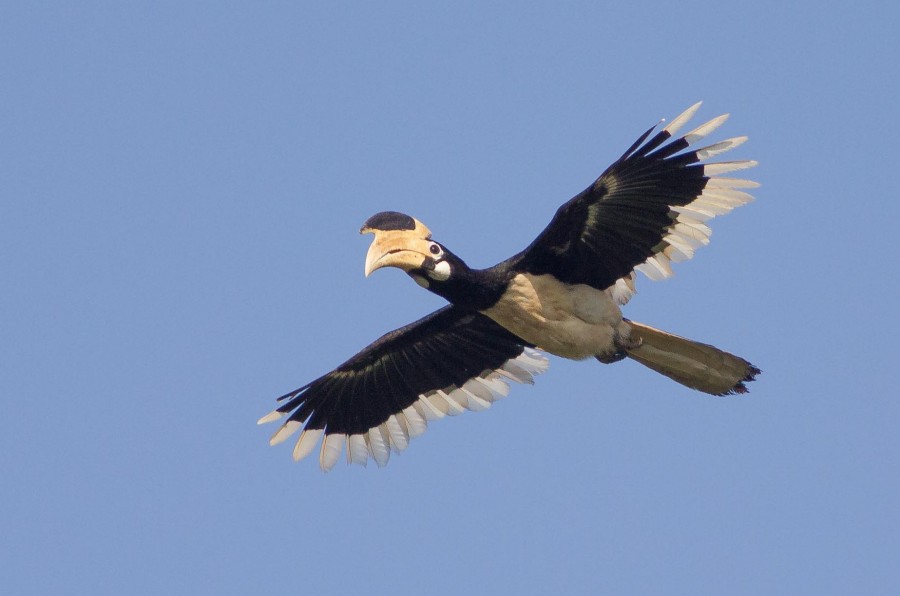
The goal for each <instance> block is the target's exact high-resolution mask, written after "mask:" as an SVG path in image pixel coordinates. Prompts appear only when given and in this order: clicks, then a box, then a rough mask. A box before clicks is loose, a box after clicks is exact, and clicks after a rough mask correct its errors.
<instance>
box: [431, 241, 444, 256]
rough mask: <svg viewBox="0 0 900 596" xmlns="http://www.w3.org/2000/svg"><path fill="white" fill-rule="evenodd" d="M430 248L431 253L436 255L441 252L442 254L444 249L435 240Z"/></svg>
mask: <svg viewBox="0 0 900 596" xmlns="http://www.w3.org/2000/svg"><path fill="white" fill-rule="evenodd" d="M428 250H430V251H431V254H433V255H435V256H437V255H439V254H441V253H442V252H443V251H442V250H441V247H440V246H438V244H437V243H434V242H433V243H432V244H431V246H429V247H428Z"/></svg>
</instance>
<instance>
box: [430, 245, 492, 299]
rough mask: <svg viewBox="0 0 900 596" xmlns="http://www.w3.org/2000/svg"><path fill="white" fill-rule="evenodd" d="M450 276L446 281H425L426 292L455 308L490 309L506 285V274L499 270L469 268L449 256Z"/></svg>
mask: <svg viewBox="0 0 900 596" xmlns="http://www.w3.org/2000/svg"><path fill="white" fill-rule="evenodd" d="M449 260H450V264H451V267H452V269H451V275H450V278H449V279H447V280H446V281H434V280H431V279H430V280H428V281H429V285H428V289H429V290H431V291H432V292H434V293H435V294H437V295H438V296H442V297H443V298H446V299H447V300H448V301H450V302H451V303H453V304H455V305H456V306H463V307H467V308H471V309H473V310H484V309H486V308H488V307H490V306H493V305H494V304H495V303H496V302H497V300H499V299H500V296H502V295H503V292H504V291H506V286H507V284H508V282H509V277H510V276H509V274H508V272H506V271H505V270H501V269H499V268H498V267H491V268H490V269H471V268H469V266H468V265H466V264H465V263H464V262H463V261H462V260H461V259H459V258H458V257H455V255H450V259H449Z"/></svg>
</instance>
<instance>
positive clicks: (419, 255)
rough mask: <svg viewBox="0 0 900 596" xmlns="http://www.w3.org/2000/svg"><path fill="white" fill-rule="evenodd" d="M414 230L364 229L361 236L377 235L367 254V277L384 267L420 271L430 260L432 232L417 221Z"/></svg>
mask: <svg viewBox="0 0 900 596" xmlns="http://www.w3.org/2000/svg"><path fill="white" fill-rule="evenodd" d="M415 223H416V227H415V229H412V230H379V229H374V228H367V227H363V229H361V230H360V231H359V232H360V234H375V239H374V240H373V241H372V245H371V246H370V247H369V252H368V253H366V277H369V274H370V273H372V272H373V271H375V270H376V269H381V268H382V267H398V268H400V269H403V270H404V271H407V272H408V271H411V270H413V269H419V268H421V267H422V265H423V264H424V263H425V259H427V258H428V256H429V255H428V249H429V245H430V243H429V242H428V241H429V239H430V238H431V231H430V230H429V229H428V228H426V227H425V225H424V224H422V222H420V221H418V220H415Z"/></svg>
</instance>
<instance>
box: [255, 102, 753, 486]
mask: <svg viewBox="0 0 900 596" xmlns="http://www.w3.org/2000/svg"><path fill="white" fill-rule="evenodd" d="M699 107H700V103H697V104H695V105H693V106H691V107H690V108H689V109H688V110H687V111H685V112H684V113H683V114H681V115H680V116H678V117H677V118H675V119H674V120H673V121H672V122H671V123H669V124H668V125H667V126H665V128H663V129H662V130H660V131H659V132H657V133H656V134H655V135H653V136H652V137H651V134H652V133H653V131H654V129H656V127H655V126H654V127H652V128H651V129H650V130H648V131H647V132H645V133H644V134H643V135H641V136H640V138H638V140H637V141H635V143H634V144H633V145H632V146H631V147H629V148H628V150H627V151H626V152H625V154H624V155H622V157H621V158H619V160H618V161H616V162H615V163H614V164H613V165H611V166H610V167H609V168H607V170H606V171H605V172H603V174H601V175H600V177H599V178H597V180H596V181H594V182H593V183H592V184H591V185H590V186H589V187H588V188H587V189H585V190H584V191H583V192H581V193H580V194H578V195H576V196H575V197H574V198H572V199H571V200H570V201H568V202H567V203H565V204H564V205H563V206H561V207H560V208H559V210H558V211H557V212H556V215H555V216H554V218H553V220H552V221H551V222H550V224H549V225H548V226H547V227H546V229H544V231H543V232H541V234H540V235H539V236H538V237H537V238H536V239H535V240H534V242H532V243H531V245H529V246H528V247H527V248H526V249H525V250H523V251H522V252H520V253H518V254H516V255H513V256H512V257H510V258H508V259H506V260H505V261H503V262H501V263H498V264H497V265H494V266H493V267H490V268H488V269H472V268H470V267H469V266H467V265H466V264H465V262H463V261H462V259H460V258H459V257H458V256H456V255H455V254H453V253H452V252H450V251H449V250H448V249H447V247H445V246H444V245H443V244H441V243H439V242H437V241H435V240H432V238H431V232H430V231H429V229H428V228H427V227H425V225H423V224H422V222H420V221H418V220H416V219H414V218H412V217H410V216H408V215H404V214H402V213H396V212H390V211H387V212H382V213H378V214H376V215H374V216H372V217H371V218H369V219H368V220H367V221H366V222H365V224H363V226H362V229H361V230H360V232H361V233H363V234H374V235H375V238H374V241H373V242H372V245H371V247H370V248H369V252H368V254H367V255H366V266H365V273H366V276H368V275H369V274H370V273H372V272H373V271H375V270H376V269H380V268H382V267H398V268H400V269H402V270H403V271H405V272H406V273H407V274H409V276H410V277H412V278H413V279H414V280H415V281H416V282H417V283H418V284H419V285H420V286H422V287H424V288H426V289H428V290H430V291H431V292H434V293H435V294H437V295H439V296H442V297H443V298H445V299H446V300H447V301H448V302H449V303H450V304H449V305H447V306H445V307H444V308H442V309H440V310H438V311H436V312H434V313H432V314H430V315H428V316H426V317H425V318H423V319H420V320H418V321H416V322H414V323H411V324H410V325H407V326H406V327H403V328H401V329H397V330H395V331H391V332H390V333H388V334H386V335H384V336H383V337H381V338H380V339H378V340H377V341H375V342H374V343H373V344H371V345H370V346H368V347H367V348H365V349H364V350H363V351H361V352H360V353H359V354H357V355H355V356H353V357H352V358H350V359H349V360H348V361H347V362H345V363H343V364H341V365H340V366H338V367H337V368H336V369H334V370H333V371H331V372H329V373H327V374H325V375H323V376H321V377H319V378H318V379H316V380H314V381H312V382H311V383H308V384H306V385H304V386H303V387H300V388H299V389H297V390H295V391H291V392H290V393H287V394H285V395H283V396H281V397H280V398H278V401H279V402H280V405H279V406H278V407H277V408H276V409H275V410H274V411H272V412H271V413H269V414H268V415H266V416H263V417H262V418H261V419H260V420H259V423H260V424H262V423H265V422H271V421H274V420H278V419H280V418H283V417H285V416H286V417H287V419H286V420H285V421H284V422H283V424H282V425H281V427H280V428H279V429H278V430H277V431H276V432H275V434H274V435H273V436H272V439H271V441H270V442H271V444H272V445H275V444H277V443H281V442H282V441H284V440H286V439H288V438H289V437H290V436H291V435H293V434H294V433H295V432H296V431H297V430H300V428H301V427H302V428H303V430H302V432H301V433H300V435H299V438H298V439H297V441H296V443H295V445H294V452H293V455H294V459H296V460H299V459H301V458H304V457H306V456H307V455H309V454H310V453H312V452H313V451H315V450H316V449H317V447H318V456H319V465H320V466H321V468H322V469H323V470H326V471H327V470H329V469H331V468H332V467H333V466H334V464H335V463H336V462H337V461H338V459H339V458H340V455H341V453H342V452H344V451H345V449H346V453H347V460H348V461H349V462H352V463H358V464H365V463H366V462H367V461H368V459H369V458H372V459H374V460H375V462H376V463H377V464H378V465H379V466H383V465H385V464H386V463H387V461H388V459H389V457H390V455H391V452H392V451H402V450H403V449H406V447H407V445H408V443H409V440H410V439H411V438H413V437H416V436H418V435H420V434H422V433H423V432H424V431H425V429H426V426H427V423H428V421H431V420H435V419H438V418H443V417H444V416H453V415H456V414H460V413H461V412H463V411H464V410H476V411H477V410H483V409H485V408H487V407H489V406H490V405H491V404H492V403H493V402H494V401H495V400H497V399H499V398H500V397H502V396H505V395H506V394H507V393H508V391H509V386H508V384H509V383H510V382H512V381H515V382H518V383H532V382H533V377H534V375H536V374H538V373H542V372H544V371H545V370H546V369H547V366H548V361H547V359H546V357H545V356H544V355H543V354H542V352H546V353H549V354H555V355H557V356H561V357H563V358H571V359H574V360H582V359H587V358H596V359H597V360H599V361H600V362H603V363H612V362H616V361H618V360H621V359H623V358H631V359H632V360H636V361H637V362H640V363H641V364H643V365H645V366H647V367H649V368H651V369H653V370H655V371H657V372H659V373H662V374H664V375H666V376H667V377H669V378H671V379H674V380H675V381H677V382H679V383H681V384H683V385H686V386H688V387H691V388H693V389H697V390H699V391H702V392H705V393H709V394H712V395H725V394H731V393H745V392H746V391H747V388H746V386H745V383H747V382H749V381H752V380H753V378H754V377H755V376H756V375H757V374H758V373H759V372H760V371H759V369H758V368H756V367H755V366H753V365H752V364H750V363H749V362H747V361H746V360H744V359H743V358H739V357H737V356H734V355H732V354H729V353H728V352H724V351H722V350H719V349H718V348H715V347H713V346H710V345H706V344H702V343H699V342H695V341H691V340H688V339H684V338H682V337H678V336H676V335H671V334H669V333H666V332H664V331H660V330H658V329H654V328H652V327H648V326H647V325H643V324H641V323H637V322H634V321H630V320H628V319H626V318H624V317H623V316H622V311H621V310H620V308H619V307H620V306H622V305H624V304H625V303H627V302H628V300H629V299H630V298H631V297H632V295H633V294H634V292H635V285H634V284H635V271H641V272H642V273H644V274H646V275H647V277H649V278H650V279H653V280H659V279H664V278H666V277H669V276H671V275H672V267H671V263H672V262H677V261H684V260H687V259H690V258H691V257H692V256H693V255H694V251H695V250H696V249H697V248H698V247H700V246H702V245H705V244H707V243H709V237H710V233H711V231H710V229H709V228H708V227H707V226H706V224H705V223H704V222H705V221H706V220H708V219H710V218H712V217H715V216H716V215H721V214H723V213H727V212H729V211H731V210H732V209H734V208H735V207H738V206H740V205H743V204H745V203H747V202H749V201H750V200H751V199H752V197H751V196H750V195H749V194H747V193H746V192H745V191H744V190H742V189H747V188H752V187H755V186H757V184H756V183H755V182H750V181H748V180H741V179H736V178H726V177H721V176H720V175H721V174H724V173H726V172H731V171H733V170H742V169H745V168H749V167H752V166H754V165H756V162H755V161H750V160H742V161H725V162H716V163H703V162H704V161H706V160H708V159H709V158H712V157H714V156H717V155H719V154H721V153H724V152H726V151H728V150H730V149H732V148H734V147H737V146H738V145H740V144H741V143H743V142H744V141H746V140H747V137H734V138H731V139H727V140H724V141H721V142H718V143H714V144H711V145H708V146H704V147H702V148H700V149H691V150H689V151H686V149H688V147H691V146H694V145H695V144H696V143H697V142H698V141H700V140H701V139H703V138H704V137H706V136H707V135H708V134H709V133H711V132H713V131H714V130H716V129H717V128H718V127H719V126H720V125H721V124H722V123H723V122H725V120H726V119H727V117H728V116H727V114H726V115H723V116H719V117H718V118H713V119H712V120H710V121H709V122H707V123H705V124H702V125H701V126H698V127H697V128H695V129H694V130H692V131H691V132H689V133H687V134H685V135H684V136H682V137H680V138H677V139H675V140H671V139H673V138H674V136H675V133H676V131H678V130H679V129H680V128H681V127H682V125H684V124H685V123H686V122H687V121H688V120H689V119H690V118H691V117H692V116H693V115H694V113H695V112H696V111H697V109H698V108H699ZM648 139H649V140H648Z"/></svg>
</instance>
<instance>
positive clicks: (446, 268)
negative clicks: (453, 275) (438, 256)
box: [428, 261, 450, 281]
mask: <svg viewBox="0 0 900 596" xmlns="http://www.w3.org/2000/svg"><path fill="white" fill-rule="evenodd" d="M428 277H430V278H431V279H433V280H435V281H447V280H448V279H450V263H448V262H447V261H440V262H438V263H436V264H435V266H434V270H433V271H429V272H428Z"/></svg>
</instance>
